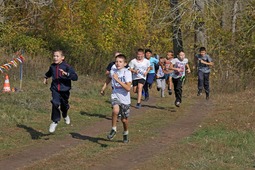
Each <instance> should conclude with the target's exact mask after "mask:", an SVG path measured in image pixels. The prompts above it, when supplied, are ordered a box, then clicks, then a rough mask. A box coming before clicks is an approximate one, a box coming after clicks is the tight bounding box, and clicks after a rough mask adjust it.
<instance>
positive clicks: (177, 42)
mask: <svg viewBox="0 0 255 170" xmlns="http://www.w3.org/2000/svg"><path fill="white" fill-rule="evenodd" d="M170 6H171V8H172V10H173V11H174V13H173V19H174V22H173V26H172V29H173V51H174V56H175V57H177V55H178V52H179V51H180V50H183V43H182V32H181V28H180V22H181V16H180V12H179V6H178V0H170Z"/></svg>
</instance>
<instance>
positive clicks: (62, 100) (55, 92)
mask: <svg viewBox="0 0 255 170" xmlns="http://www.w3.org/2000/svg"><path fill="white" fill-rule="evenodd" d="M64 59H65V56H64V55H63V51H61V50H57V51H55V52H54V57H53V63H52V64H51V66H50V68H49V70H48V72H47V73H45V77H44V84H47V80H48V78H50V77H52V83H51V87H50V90H51V92H52V100H51V103H52V114H51V120H52V123H51V124H50V128H49V132H50V133H53V132H55V130H56V127H57V125H58V122H59V121H60V118H61V116H60V111H62V117H63V118H64V120H65V122H66V124H70V117H69V116H68V115H67V111H68V109H69V104H68V99H69V96H70V90H71V80H73V81H77V80H78V76H77V74H76V73H75V71H74V69H73V68H72V67H71V66H69V65H68V64H67V63H66V62H65V61H64Z"/></svg>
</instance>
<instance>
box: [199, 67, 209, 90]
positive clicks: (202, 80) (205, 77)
mask: <svg viewBox="0 0 255 170" xmlns="http://www.w3.org/2000/svg"><path fill="white" fill-rule="evenodd" d="M209 77H210V73H203V72H202V71H198V91H199V92H202V90H203V88H204V89H205V93H207V94H209V93H210V87H209V85H210V83H209Z"/></svg>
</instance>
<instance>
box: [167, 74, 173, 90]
mask: <svg viewBox="0 0 255 170" xmlns="http://www.w3.org/2000/svg"><path fill="white" fill-rule="evenodd" d="M168 80H169V82H168V84H169V88H170V89H173V81H172V76H169V79H168Z"/></svg>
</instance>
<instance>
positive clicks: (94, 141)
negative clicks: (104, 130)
mask: <svg viewBox="0 0 255 170" xmlns="http://www.w3.org/2000/svg"><path fill="white" fill-rule="evenodd" d="M70 135H72V137H73V138H75V139H80V140H88V141H90V142H93V143H97V144H99V145H101V147H107V146H108V145H107V144H104V143H100V142H99V141H109V140H106V139H104V138H97V137H90V136H86V135H81V134H79V133H70Z"/></svg>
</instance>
